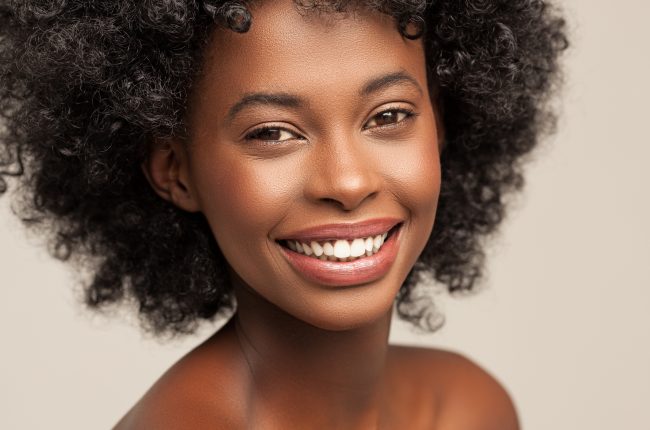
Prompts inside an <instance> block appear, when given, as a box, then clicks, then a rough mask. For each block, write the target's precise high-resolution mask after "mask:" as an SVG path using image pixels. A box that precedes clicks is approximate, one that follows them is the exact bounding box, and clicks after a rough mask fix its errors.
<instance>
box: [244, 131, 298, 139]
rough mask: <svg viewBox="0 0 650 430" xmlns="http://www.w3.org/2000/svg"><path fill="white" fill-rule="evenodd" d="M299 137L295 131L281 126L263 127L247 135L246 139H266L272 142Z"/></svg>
mask: <svg viewBox="0 0 650 430" xmlns="http://www.w3.org/2000/svg"><path fill="white" fill-rule="evenodd" d="M295 138H298V136H297V135H296V134H295V133H292V132H290V131H289V130H286V129H284V128H280V127H262V128H258V129H257V130H253V131H252V132H250V133H248V134H247V135H246V138H245V139H246V140H266V141H272V142H283V141H285V140H291V139H295Z"/></svg>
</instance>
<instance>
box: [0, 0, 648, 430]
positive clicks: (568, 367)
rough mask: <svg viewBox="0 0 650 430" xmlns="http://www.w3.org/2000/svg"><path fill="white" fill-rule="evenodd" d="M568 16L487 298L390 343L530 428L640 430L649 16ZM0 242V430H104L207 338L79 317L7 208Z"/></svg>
mask: <svg viewBox="0 0 650 430" xmlns="http://www.w3.org/2000/svg"><path fill="white" fill-rule="evenodd" d="M564 6H565V9H566V10H567V14H568V17H569V20H570V22H571V27H572V33H573V36H572V41H573V47H572V49H571V51H570V52H569V54H568V55H567V57H566V58H567V61H566V64H567V71H568V72H567V83H566V86H565V91H564V95H563V101H564V108H563V115H562V120H561V123H560V132H559V133H558V135H556V136H555V137H553V138H552V139H549V140H548V141H547V142H546V145H545V147H544V148H543V149H542V150H541V151H539V152H538V154H537V155H538V157H537V161H535V162H534V163H533V164H532V165H531V166H530V170H529V175H528V178H529V181H528V187H527V190H526V193H525V195H524V196H523V197H522V198H520V199H519V200H518V202H517V207H516V210H514V211H511V214H510V218H509V219H508V221H507V223H506V224H505V226H504V228H503V230H502V234H501V236H500V238H499V240H497V241H496V242H495V243H494V246H493V247H492V248H491V258H490V277H489V279H488V284H487V287H488V289H487V290H486V291H484V292H483V293H481V294H480V295H478V296H476V297H473V298H462V299H453V298H447V297H444V296H441V297H439V298H438V300H439V302H440V303H441V305H442V307H443V308H444V311H445V313H446V316H447V324H446V325H445V327H444V328H443V329H442V330H441V331H439V332H438V333H436V334H434V335H419V334H416V333H413V332H412V331H410V330H409V328H408V327H407V326H406V325H404V324H403V323H396V324H394V333H393V336H392V340H393V341H394V342H397V343H411V344H421V345H429V346H438V347H446V348H451V349H455V350H458V351H461V352H463V353H465V354H467V355H469V356H470V357H472V358H473V359H475V360H476V361H477V362H479V363H480V364H482V365H483V366H485V367H486V368H488V369H489V370H490V371H491V372H492V373H493V374H495V375H496V376H497V377H498V378H499V379H500V380H501V381H502V382H503V383H504V385H505V386H506V387H507V388H508V389H509V391H510V392H511V394H512V395H513V397H514V399H515V401H516V403H517V406H518V409H519V412H520V416H521V421H522V423H523V425H524V428H526V429H531V430H534V429H542V430H548V429H553V430H561V429H570V430H574V429H590V430H611V429H626V430H632V429H643V430H648V429H650V407H649V406H648V404H649V403H650V275H649V270H648V269H649V267H650V264H648V261H649V260H650V228H649V227H648V225H647V223H648V221H649V220H650V202H649V201H648V200H649V199H648V197H649V194H650V193H648V187H649V186H650V174H649V173H648V171H649V169H648V164H649V163H650V138H649V132H648V127H649V125H650V109H649V108H648V100H649V97H650V91H649V90H650V84H648V79H649V77H650V60H649V58H650V49H649V46H648V45H649V44H650V25H649V24H648V20H649V19H650V18H649V17H650V6H648V3H647V2H645V1H641V0H638V1H635V0H626V1H619V2H612V1H604V0H598V1H594V0H572V1H567V2H566V3H565V5H564ZM31 242H34V241H33V240H32V241H31ZM0 243H1V244H2V246H0V270H1V272H0V283H1V284H2V285H1V288H0V339H2V354H1V355H0V357H2V358H1V360H2V361H1V365H0V405H1V407H0V411H1V412H0V428H3V429H99V428H108V427H110V426H111V425H112V424H113V423H114V422H115V421H116V420H117V419H118V418H119V417H120V416H121V415H122V414H123V413H124V412H125V411H126V410H127V409H128V408H129V406H130V405H132V404H133V403H134V402H135V401H136V400H137V399H138V398H139V397H140V395H141V394H142V393H143V392H144V390H145V389H146V388H147V387H148V386H149V385H150V384H151V383H152V382H153V381H154V380H155V379H156V378H157V376H158V375H160V374H161V373H162V372H163V371H164V369H166V368H167V367H168V366H169V365H170V364H171V363H172V362H173V361H174V360H176V359H177V358H178V357H179V356H180V355H181V354H183V353H184V352H185V351H187V350H188V349H189V348H190V347H192V346H193V345H194V344H196V343H197V342H199V341H200V339H201V336H197V337H195V338H190V339H185V340H183V341H179V342H172V343H168V344H160V343H157V342H156V341H154V340H151V339H145V338H143V337H142V335H141V334H140V333H139V331H138V330H137V328H134V326H133V325H132V324H131V325H130V323H128V322H127V321H126V319H124V318H122V319H120V318H103V317H98V316H96V315H92V314H89V313H88V312H86V311H84V310H83V309H82V308H81V306H79V305H77V303H76V299H75V296H74V293H73V290H72V288H70V285H71V283H72V277H71V276H70V273H69V272H67V271H66V269H65V268H64V267H62V266H61V265H60V264H58V263H55V262H53V261H52V260H51V259H50V258H49V257H48V256H47V255H46V254H45V252H44V251H42V250H41V249H40V248H38V247H36V246H35V245H34V243H28V241H27V240H26V238H25V234H24V232H23V231H21V228H20V226H19V225H18V223H17V222H16V221H15V220H14V219H13V218H12V217H11V216H10V214H9V211H8V207H7V199H6V198H5V199H0ZM208 330H209V329H208ZM207 333H208V331H206V332H205V333H204V334H203V336H205V335H206V334H207Z"/></svg>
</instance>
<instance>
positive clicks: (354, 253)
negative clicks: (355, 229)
mask: <svg viewBox="0 0 650 430" xmlns="http://www.w3.org/2000/svg"><path fill="white" fill-rule="evenodd" d="M365 253H366V241H365V240H363V239H354V240H353V241H352V245H350V256H351V257H361V256H362V255H363V254H365Z"/></svg>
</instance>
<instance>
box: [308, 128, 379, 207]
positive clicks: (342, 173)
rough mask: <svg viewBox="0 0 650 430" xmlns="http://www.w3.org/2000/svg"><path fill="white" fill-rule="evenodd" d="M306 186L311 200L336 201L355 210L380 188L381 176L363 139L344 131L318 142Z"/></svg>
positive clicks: (341, 205) (334, 133)
mask: <svg viewBox="0 0 650 430" xmlns="http://www.w3.org/2000/svg"><path fill="white" fill-rule="evenodd" d="M316 146H317V148H316V150H315V157H314V159H313V160H314V161H313V166H312V174H311V175H310V179H309V184H308V185H307V187H306V190H307V195H308V197H309V198H310V199H312V200H318V201H321V202H323V201H328V202H335V203H337V204H338V205H339V206H340V207H341V208H342V209H344V210H348V211H349V210H353V209H354V208H356V207H358V206H359V205H361V203H363V202H364V201H365V200H366V199H367V198H369V197H372V196H374V195H375V194H376V193H377V192H378V189H379V176H378V175H377V172H376V171H375V165H374V163H373V160H372V159H371V157H370V156H369V155H370V153H369V151H368V150H367V148H365V147H364V143H363V142H362V141H361V138H360V137H358V136H354V135H353V134H352V133H346V132H344V131H342V130H339V131H338V132H332V133H330V134H329V135H328V136H327V137H326V138H324V139H322V141H320V142H318V143H317V145H316Z"/></svg>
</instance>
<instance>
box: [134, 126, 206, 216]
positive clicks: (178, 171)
mask: <svg viewBox="0 0 650 430" xmlns="http://www.w3.org/2000/svg"><path fill="white" fill-rule="evenodd" d="M141 167H142V172H143V173H144V175H145V177H146V178H147V180H148V181H149V184H151V187H152V188H153V189H154V191H155V192H156V194H158V195H159V196H160V197H162V198H163V199H165V200H167V201H168V202H171V203H173V204H174V205H176V206H177V207H179V208H180V209H183V210H185V211H188V212H198V211H199V210H200V209H201V208H200V205H199V201H198V199H197V196H196V193H195V192H194V189H193V184H192V182H191V178H190V175H189V172H190V168H189V158H188V155H187V150H186V149H185V146H184V145H183V144H182V143H181V142H179V141H178V140H175V139H156V140H154V141H153V142H151V144H150V145H149V154H148V156H147V159H146V160H145V161H144V162H143V163H142V165H141Z"/></svg>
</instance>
